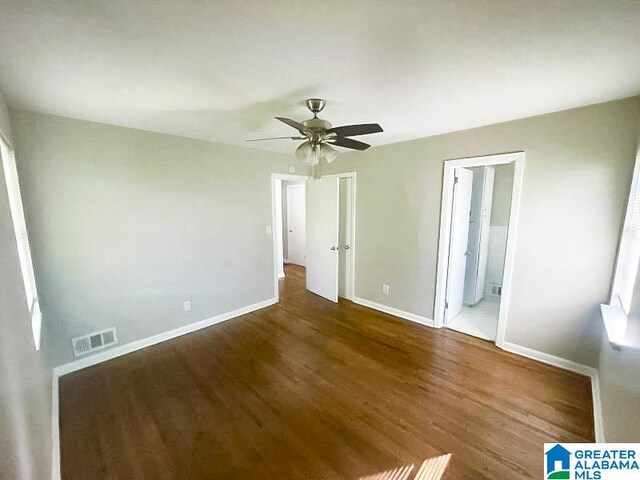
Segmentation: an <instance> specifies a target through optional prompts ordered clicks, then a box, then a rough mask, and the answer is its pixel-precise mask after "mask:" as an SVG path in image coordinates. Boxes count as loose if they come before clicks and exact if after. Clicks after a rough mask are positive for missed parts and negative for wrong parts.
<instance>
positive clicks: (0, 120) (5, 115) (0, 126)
mask: <svg viewBox="0 0 640 480" xmlns="http://www.w3.org/2000/svg"><path fill="white" fill-rule="evenodd" d="M0 135H2V136H3V137H4V139H5V141H6V142H8V143H9V144H12V143H13V139H12V137H11V125H10V124H9V108H8V107H7V103H6V101H5V98H4V94H3V93H2V92H0Z"/></svg>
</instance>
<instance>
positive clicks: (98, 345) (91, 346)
mask: <svg viewBox="0 0 640 480" xmlns="http://www.w3.org/2000/svg"><path fill="white" fill-rule="evenodd" d="M71 343H72V344H73V355H74V356H76V357H79V356H81V355H85V354H87V353H90V352H95V351H96V350H102V349H103V348H106V347H109V346H111V345H115V344H116V343H118V335H117V334H116V327H112V328H107V329H106V330H100V331H99V332H94V333H90V334H88V335H83V336H81V337H75V338H73V339H71Z"/></svg>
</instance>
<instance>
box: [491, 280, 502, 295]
mask: <svg viewBox="0 0 640 480" xmlns="http://www.w3.org/2000/svg"><path fill="white" fill-rule="evenodd" d="M489 294H490V295H492V296H494V297H500V296H501V295H502V285H496V284H495V283H492V284H491V285H489Z"/></svg>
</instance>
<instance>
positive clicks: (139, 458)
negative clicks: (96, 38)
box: [60, 266, 594, 480]
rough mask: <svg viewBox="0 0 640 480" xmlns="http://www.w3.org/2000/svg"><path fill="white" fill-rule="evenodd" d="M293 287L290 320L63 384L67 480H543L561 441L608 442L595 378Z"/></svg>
mask: <svg viewBox="0 0 640 480" xmlns="http://www.w3.org/2000/svg"><path fill="white" fill-rule="evenodd" d="M286 274H287V277H286V279H285V280H283V281H281V282H282V283H281V301H280V303H279V304H278V305H274V306H272V307H269V308H265V309H263V310H260V311H257V312H255V313H251V314H248V315H245V316H243V317H240V318H237V319H234V320H230V321H228V322H225V323H222V324H219V325H216V326H213V327H210V328H207V329H205V330H201V331H198V332H195V333H192V334H189V335H186V336H184V337H180V338H177V339H174V340H171V341H168V342H165V343H162V344H159V345H156V346H153V347H150V348H147V349H144V350H141V351H138V352H135V353H132V354H129V355H126V356H124V357H120V358H117V359H115V360H111V361H109V362H106V363H103V364H100V365H96V366H94V367H91V368H87V369H85V370H81V371H79V372H76V373H73V374H70V375H66V376H64V377H62V378H61V379H60V429H61V451H62V473H63V478H64V479H69V480H70V479H78V480H89V479H127V480H128V479H218V478H219V479H235V478H243V479H249V478H250V479H262V478H265V479H297V478H304V479H364V478H383V477H384V478H398V479H407V480H409V479H414V478H415V479H423V478H424V479H427V478H428V479H438V478H440V473H439V472H440V471H441V470H442V469H444V476H443V477H442V478H445V479H474V480H477V479H485V478H486V479H492V480H495V479H514V478H519V479H520V478H542V462H543V461H542V454H543V452H542V448H543V445H542V444H543V443H544V442H545V441H547V442H555V441H563V442H583V441H593V438H594V434H593V412H592V403H591V386H590V382H589V379H588V378H586V377H583V376H580V375H576V374H573V373H569V372H565V371H563V370H560V369H557V368H554V367H550V366H547V365H544V364H540V363H537V362H534V361H531V360H528V359H525V358H521V357H518V356H515V355H512V354H509V353H506V352H503V351H500V350H498V349H496V348H495V347H494V346H493V345H492V344H491V343H489V342H485V341H482V340H478V339H475V338H472V337H468V336H465V335H463V334H460V333H457V332H453V331H450V330H435V329H430V328H428V327H424V326H421V325H417V324H414V323H411V322H408V321H405V320H401V319H398V318H395V317H392V316H390V315H386V314H383V313H379V312H376V311H373V310H370V309H368V308H365V307H361V306H359V305H356V304H354V303H351V302H348V301H342V300H341V301H340V303H339V304H337V305H336V304H332V303H331V302H328V301H326V300H324V299H322V298H320V297H317V296H315V295H313V294H311V293H309V292H307V291H305V289H304V269H302V268H300V267H295V266H287V269H286ZM449 454H451V457H450V460H449V459H448V458H447V457H446V455H449ZM447 460H448V463H447ZM384 472H386V473H384ZM421 472H422V473H421ZM425 472H426V473H425ZM376 475H378V476H377V477H376ZM394 475H395V476H394Z"/></svg>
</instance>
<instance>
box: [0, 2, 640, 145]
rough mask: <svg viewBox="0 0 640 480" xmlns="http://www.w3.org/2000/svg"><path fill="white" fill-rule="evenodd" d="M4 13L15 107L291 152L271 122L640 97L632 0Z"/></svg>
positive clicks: (414, 132)
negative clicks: (313, 112) (318, 107)
mask: <svg viewBox="0 0 640 480" xmlns="http://www.w3.org/2000/svg"><path fill="white" fill-rule="evenodd" d="M1 13H2V14H1V15H0V88H1V89H2V90H3V91H4V92H5V94H6V96H7V99H8V101H9V103H10V105H11V106H13V107H15V108H20V109H25V110H31V111H36V112H42V113H49V114H54V115H61V116H65V117H70V118H78V119H83V120H90V121H96V122H102V123H109V124H114V125H121V126H126V127H132V128H138V129H142V130H150V131H156V132H161V133H168V134H173V135H179V136H184V137H191V138H199V139H205V140H210V141H215V142H219V143H226V144H232V145H242V146H248V147H251V148H258V149H264V150H272V151H280V152H290V153H292V152H293V150H294V148H295V145H296V144H295V143H294V142H292V141H288V140H279V141H277V140H276V141H271V142H262V143H259V144H257V143H254V144H245V143H244V140H245V139H247V138H257V137H266V136H281V135H288V134H295V131H293V129H290V128H288V127H287V126H286V125H284V124H281V123H280V122H278V121H276V120H274V118H273V117H274V116H276V115H278V116H287V117H291V118H294V119H296V120H303V119H305V118H309V117H310V114H309V112H308V111H307V110H306V108H305V107H304V99H306V98H308V97H321V98H326V99H327V107H326V108H325V110H324V112H322V114H321V117H322V118H326V119H327V120H329V121H330V122H332V123H333V124H334V125H342V124H350V123H368V122H377V123H380V124H381V125H382V126H383V128H384V129H385V132H384V133H381V134H376V135H370V136H366V137H361V138H362V140H364V141H367V142H369V143H371V144H372V145H383V144H388V143H395V142H398V141H403V140H409V139H414V138H421V137H426V136H431V135H435V134H440V133H446V132H451V131H456V130H463V129H467V128H472V127H477V126H482V125H489V124H494V123H500V122H504V121H509V120H514V119H519V118H525V117H530V116H534V115H539V114H544V113H550V112H555V111H560V110H566V109H569V108H574V107H580V106H586V105H591V104H595V103H600V102H605V101H609V100H614V99H619V98H625V97H631V96H634V95H638V94H640V75H638V72H640V28H638V25H640V1H637V0H620V1H616V2H602V1H599V0H568V1H564V2H557V1H555V0H537V1H535V2H514V1H511V0H492V1H491V2H477V1H476V0H453V1H452V0H447V1H409V0H404V1H397V2H389V1H378V0H367V1H363V0H359V1H350V2H344V1H336V0H326V1H324V2H322V3H321V4H318V3H317V2H308V1H296V0H271V1H269V2H264V1H258V0H249V1H244V2H232V1H222V0H221V1H205V0H184V1H180V2H175V1H172V0H160V1H155V0H140V1H136V2H130V1H128V0H115V1H113V0H112V1H106V0H94V1H91V2H86V1H85V0H59V1H56V2H50V1H46V0H25V1H8V2H4V4H3V5H2V12H1Z"/></svg>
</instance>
